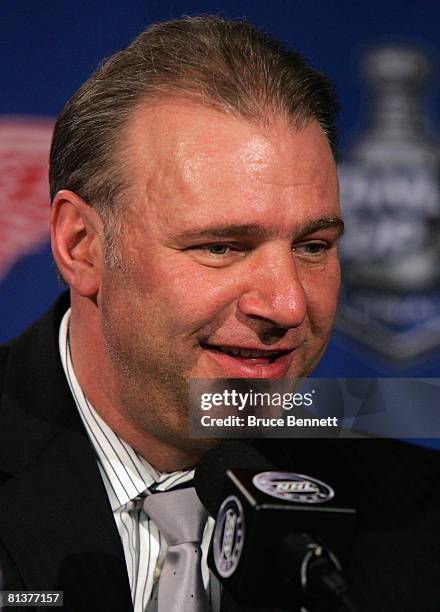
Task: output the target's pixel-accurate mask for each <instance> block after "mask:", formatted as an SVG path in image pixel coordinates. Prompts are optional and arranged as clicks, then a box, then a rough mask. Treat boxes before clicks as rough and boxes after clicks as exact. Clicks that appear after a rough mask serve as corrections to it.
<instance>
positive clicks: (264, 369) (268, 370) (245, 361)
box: [200, 343, 294, 378]
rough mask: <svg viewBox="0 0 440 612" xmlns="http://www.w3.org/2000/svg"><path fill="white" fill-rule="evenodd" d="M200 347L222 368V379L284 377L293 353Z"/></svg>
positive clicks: (212, 346) (204, 345)
mask: <svg viewBox="0 0 440 612" xmlns="http://www.w3.org/2000/svg"><path fill="white" fill-rule="evenodd" d="M200 346H201V348H202V349H203V350H204V351H206V353H207V354H208V355H209V356H210V357H211V359H213V360H214V361H215V363H216V364H217V365H220V366H221V367H222V370H223V372H222V375H223V376H224V377H237V378H280V377H282V376H285V375H286V374H287V371H288V369H289V367H290V365H291V362H292V359H293V356H292V353H293V352H294V349H279V350H267V349H266V350H264V349H256V348H248V347H238V346H226V345H214V344H207V343H200ZM219 376H220V375H219Z"/></svg>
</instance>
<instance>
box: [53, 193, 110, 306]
mask: <svg viewBox="0 0 440 612" xmlns="http://www.w3.org/2000/svg"><path fill="white" fill-rule="evenodd" d="M50 232H51V241H52V252H53V256H54V259H55V263H56V265H57V268H58V270H59V272H60V274H61V276H62V277H63V278H64V280H65V281H66V283H67V284H68V285H69V286H70V287H72V288H74V289H75V290H76V291H77V292H78V293H79V294H80V295H82V296H83V297H94V296H96V295H97V293H98V291H99V288H100V284H101V275H102V271H103V266H104V253H103V244H102V236H103V224H102V221H101V219H100V217H99V215H98V214H97V212H96V211H95V210H93V208H91V207H90V206H89V205H88V204H86V203H85V202H84V200H83V199H82V198H80V197H79V196H77V195H76V194H75V193H73V191H69V190H67V189H62V190H61V191H58V193H57V194H56V196H55V198H54V200H53V203H52V213H51V219H50Z"/></svg>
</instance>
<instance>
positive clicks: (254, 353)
mask: <svg viewBox="0 0 440 612" xmlns="http://www.w3.org/2000/svg"><path fill="white" fill-rule="evenodd" d="M220 349H221V350H222V351H223V352H224V353H228V354H229V355H233V356H234V357H267V358H269V357H274V356H276V355H277V354H278V353H268V352H266V351H259V350H257V349H238V348H230V347H228V348H223V347H220Z"/></svg>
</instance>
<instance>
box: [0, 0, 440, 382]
mask: <svg viewBox="0 0 440 612" xmlns="http://www.w3.org/2000/svg"><path fill="white" fill-rule="evenodd" d="M199 13H216V14H222V15H224V16H226V17H232V18H239V17H246V18H248V19H249V21H251V23H253V24H254V25H256V26H260V27H262V28H264V29H265V30H267V31H269V32H271V33H273V34H274V35H275V36H276V37H278V38H280V39H282V40H284V41H286V42H288V43H289V44H290V45H292V46H293V47H295V48H296V49H298V50H299V51H300V52H302V53H303V54H305V55H306V56H307V57H308V58H310V60H311V61H312V63H313V64H314V66H315V67H317V68H318V69H320V70H321V71H323V72H324V73H326V74H327V75H328V76H329V77H330V78H331V80H332V81H333V83H334V86H335V89H336V92H337V94H338V98H339V102H340V106H341V114H340V118H339V149H340V175H341V183H342V205H343V210H344V214H345V216H346V220H347V226H348V229H347V237H346V238H345V239H344V242H343V246H342V259H343V272H344V288H343V292H342V296H341V303H340V307H339V315H338V320H337V323H336V326H335V331H334V334H333V337H332V340H331V343H330V346H329V349H328V351H327V353H326V355H325V357H324V359H323V360H322V362H321V364H320V366H319V368H318V370H317V372H316V373H315V375H319V376H329V377H333V376H344V377H350V376H360V377H375V376H380V377H391V376H392V377H438V374H439V372H440V359H439V357H440V272H439V270H440V239H439V234H440V231H439V228H440V224H439V219H440V212H439V211H440V197H439V176H440V172H439V168H440V164H439V159H440V158H439V146H438V133H439V127H438V126H439V123H440V122H439V109H440V105H439V99H440V96H439V93H440V90H439V82H438V65H439V56H440V52H439V44H440V43H439V33H440V32H439V26H438V24H439V23H440V4H439V3H438V2H437V1H436V0H432V1H429V0H417V1H416V0H412V1H406V2H405V1H402V0H387V1H386V2H382V1H380V0H369V2H365V3H362V2H352V1H351V0H338V1H333V2H329V1H328V0H322V1H319V0H307V2H305V1H300V0H292V1H287V0H285V1H282V0H272V1H271V2H267V1H256V0H253V1H251V0H249V1H244V0H231V1H226V0H224V1H223V2H215V1H205V2H196V1H190V0H186V1H185V0H180V1H179V0H174V1H171V0H125V1H124V2H120V1H117V0H106V1H104V0H102V1H98V0H87V1H85V0H84V1H83V2H82V1H80V0H63V1H62V2H59V1H56V0H52V1H50V0H44V1H43V0H40V1H35V2H29V1H28V0H3V1H2V2H1V4H0V62H1V72H0V75H1V87H0V341H4V340H7V339H9V338H11V337H13V336H14V335H16V334H18V333H19V332H20V331H21V330H23V329H24V328H25V327H26V325H28V324H29V323H30V322H31V321H33V320H34V319H35V318H36V317H37V315H39V314H41V313H42V312H43V311H44V310H45V309H46V308H47V307H48V306H49V305H50V304H51V302H52V301H53V300H54V298H55V297H56V296H57V294H59V293H60V291H62V286H61V285H60V283H59V281H58V280H57V277H56V274H55V272H54V267H53V265H52V262H51V258H50V253H49V247H48V233H47V219H48V210H49V197H48V188H47V181H46V173H47V152H48V147H49V144H50V135H51V127H52V123H53V119H54V117H55V116H56V115H57V113H58V112H59V111H60V110H61V108H62V107H63V105H64V103H65V102H66V100H67V99H68V98H69V97H70V96H71V95H72V93H73V92H74V91H75V90H76V89H77V88H78V86H79V85H80V84H81V83H82V82H83V81H84V80H85V79H86V78H87V76H88V75H89V74H90V73H91V71H92V70H93V69H94V68H95V67H96V66H97V65H98V63H99V62H100V60H102V59H103V58H104V57H106V56H108V55H110V54H111V53H112V52H113V51H115V50H116V49H118V48H120V47H122V46H124V45H126V44H127V43H128V41H130V40H131V39H132V38H133V37H134V36H135V35H136V34H137V33H138V32H139V31H141V30H142V29H143V28H144V27H145V26H146V25H148V24H149V23H151V22H154V21H158V20H165V19H170V18H175V17H178V16H181V15H183V14H190V15H194V14H199Z"/></svg>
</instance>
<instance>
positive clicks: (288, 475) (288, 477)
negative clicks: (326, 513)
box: [252, 472, 335, 504]
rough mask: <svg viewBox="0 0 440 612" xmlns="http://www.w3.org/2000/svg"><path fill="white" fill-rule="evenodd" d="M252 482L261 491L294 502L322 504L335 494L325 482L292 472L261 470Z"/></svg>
mask: <svg viewBox="0 0 440 612" xmlns="http://www.w3.org/2000/svg"><path fill="white" fill-rule="evenodd" d="M252 483H253V485H254V486H255V487H256V488H257V489H258V490H259V491H261V492H262V493H266V494H267V495H270V496H271V497H276V498H277V499H282V500H284V501H289V502H294V503H302V504H322V503H324V502H327V501H330V500H331V499H333V497H334V496H335V492H334V490H333V489H332V488H331V487H330V486H329V485H328V484H326V483H325V482H322V481H321V480H317V479H316V478H312V477H311V476H305V475H304V474H295V473H293V472H262V473H260V474H256V476H254V477H253V479H252Z"/></svg>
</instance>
